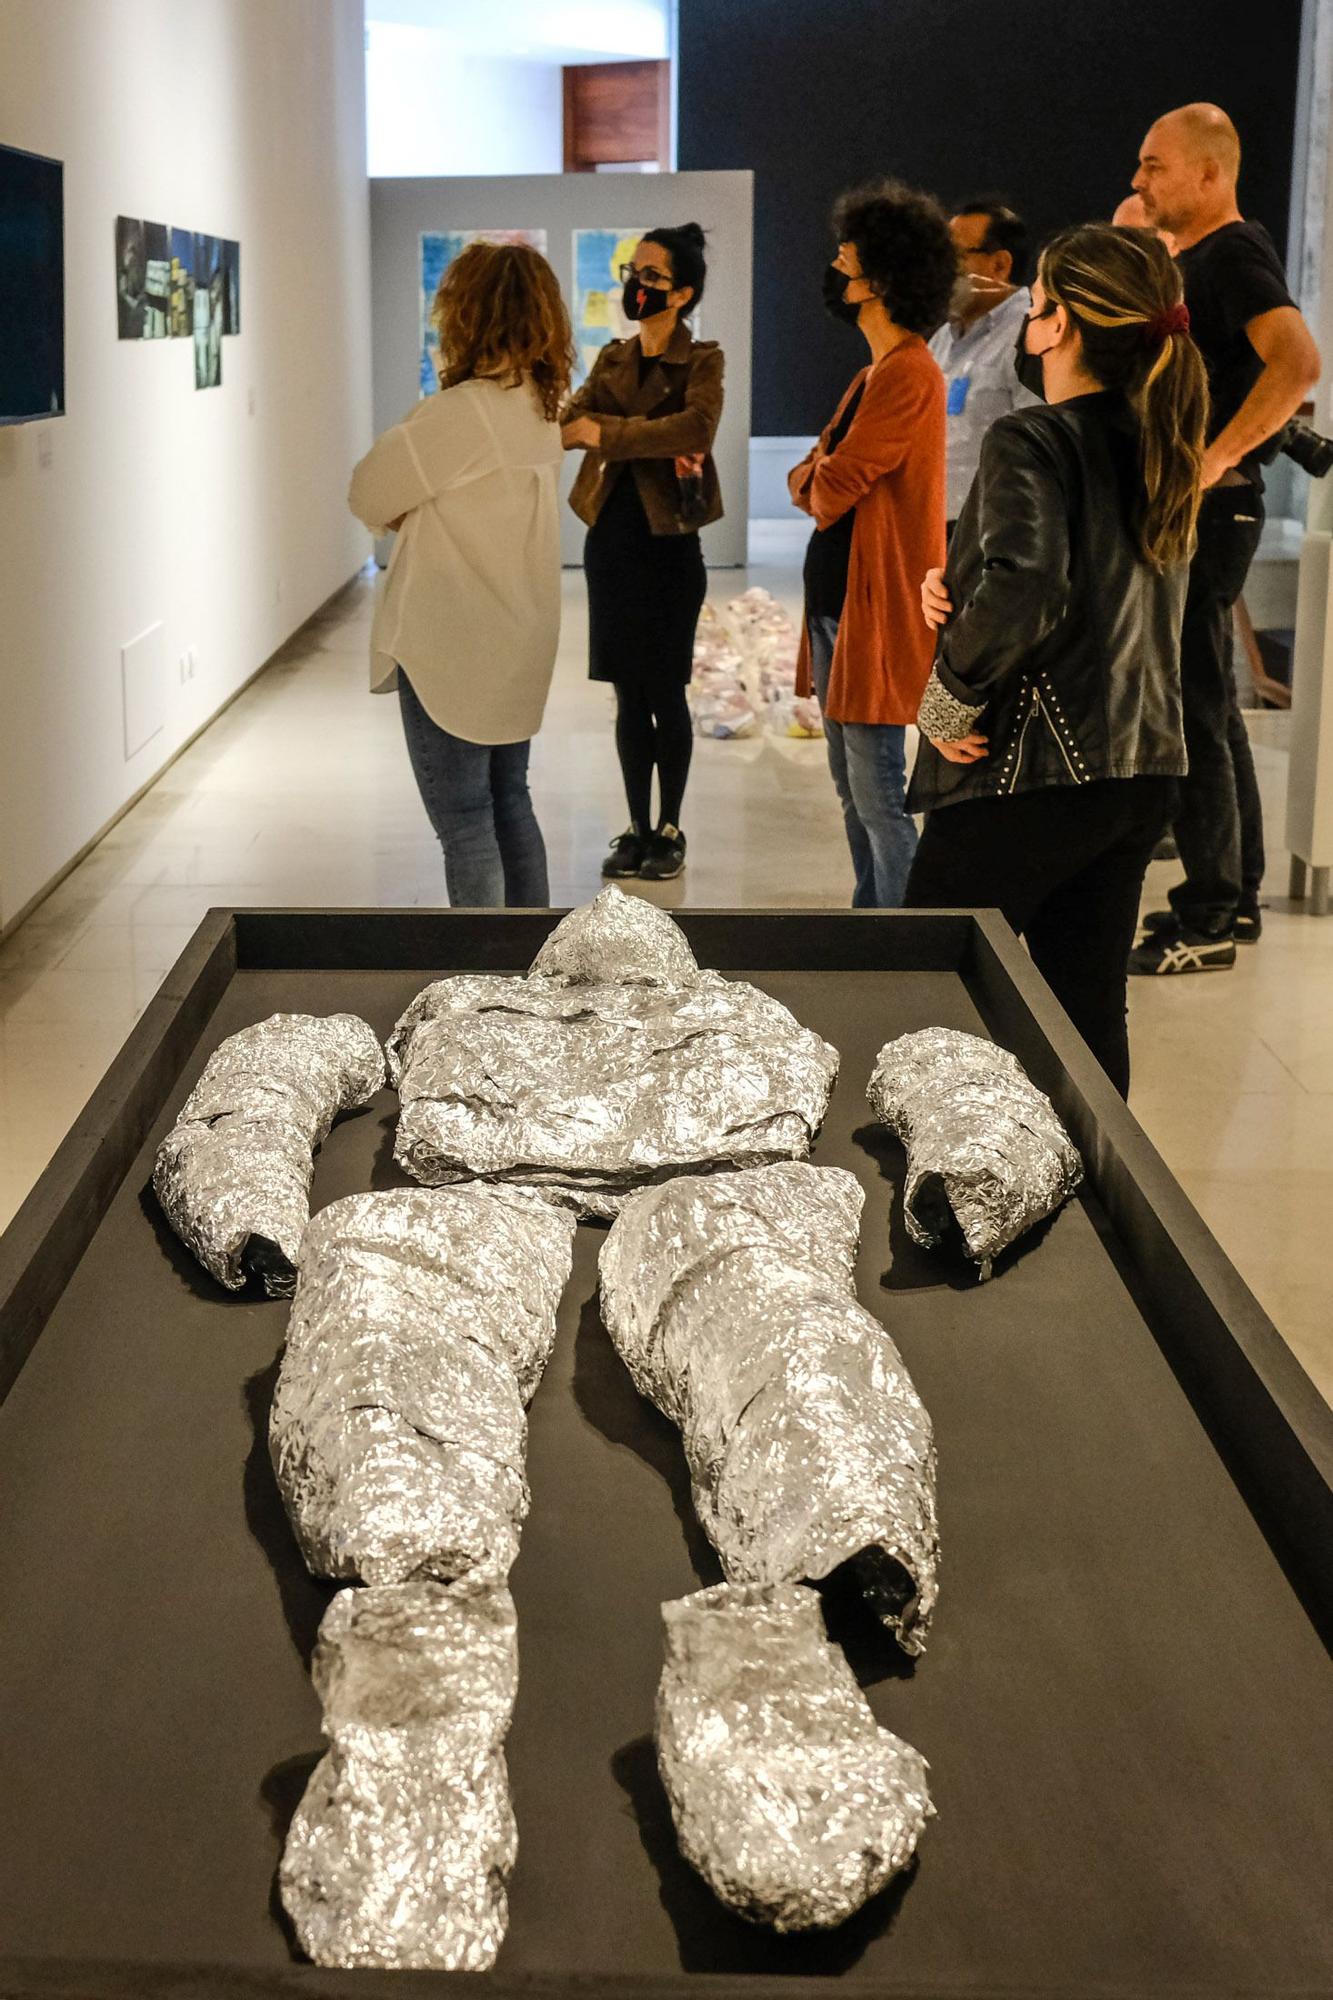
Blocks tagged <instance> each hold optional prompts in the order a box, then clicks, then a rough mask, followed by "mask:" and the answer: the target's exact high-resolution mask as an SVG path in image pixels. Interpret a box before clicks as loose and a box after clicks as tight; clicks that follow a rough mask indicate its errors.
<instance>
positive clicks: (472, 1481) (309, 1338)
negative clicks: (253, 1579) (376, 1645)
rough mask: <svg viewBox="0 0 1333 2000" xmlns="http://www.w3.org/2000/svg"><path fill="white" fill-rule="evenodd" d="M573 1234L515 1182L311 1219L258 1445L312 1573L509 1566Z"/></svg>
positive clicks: (415, 1573)
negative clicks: (532, 1418)
mask: <svg viewBox="0 0 1333 2000" xmlns="http://www.w3.org/2000/svg"><path fill="white" fill-rule="evenodd" d="M573 1236H574V1219H573V1217H572V1216H569V1215H565V1214H562V1213H561V1212H560V1211H559V1210H557V1209H554V1208H551V1207H549V1206H548V1205H547V1204H546V1203H544V1202H542V1201H539V1200H538V1199H537V1198H536V1197H535V1196H532V1195H529V1194H525V1193H523V1192H522V1191H521V1190H519V1189H512V1188H487V1187H479V1186H478V1187H460V1188H447V1189H438V1190H426V1189H420V1188H404V1189H399V1190H394V1191H392V1192H389V1193H384V1194H363V1195H352V1196H350V1197H349V1198H348V1199H347V1200H345V1201H337V1202H333V1203H332V1204H331V1205H330V1206H329V1207H328V1208H325V1209H322V1210H321V1211H320V1213H319V1214H318V1215H317V1216H315V1217H314V1219H313V1220H312V1222H311V1223H310V1226H309V1228H308V1229H307V1231H306V1234H305V1238H304V1241H303V1243H302V1246H301V1260H300V1276H299V1280H298V1283H297V1289H296V1297H295V1300H294V1302H293V1305H292V1312H291V1319H290V1323H289V1325H288V1330H287V1346H286V1350H285V1352H284V1354H283V1359H282V1367H281V1370H280V1373H279V1377H278V1386H277V1391H276V1394H275V1396H274V1400H273V1413H272V1418H271V1422H270V1430H269V1444H270V1450H271V1453H272V1457H273V1465H274V1470H275V1472H276V1473H277V1478H278V1484H279V1486H280V1488H281V1490H282V1495H283V1499H284V1501H285V1503H286V1506H287V1511H288V1514H289V1516H290V1518H291V1522H292V1526H293V1528H294V1529H295V1532H296V1536H297V1540H298V1541H299V1543H300V1545H301V1552H302V1554H303V1555H304V1557H305V1559H306V1562H307V1563H308V1564H309V1566H310V1568H311V1569H312V1570H313V1571H314V1572H315V1574H316V1575H318V1576H327V1577H335V1578H338V1579H352V1578H361V1579H362V1580H363V1581H365V1582H366V1583H400V1582H406V1581H408V1580H409V1579H412V1578H419V1577H433V1578H437V1579H439V1580H441V1581H448V1580H449V1579H451V1578H454V1577H461V1576H466V1575H469V1574H473V1573H475V1574H476V1575H478V1576H482V1577H498V1578H503V1577H505V1576H507V1575H508V1573H509V1570H510V1567H511V1566H512V1564H513V1561H514V1558H515V1556H516V1555H517V1553H518V1538H519V1529H520V1525H521V1523H522V1521H523V1518H524V1516H525V1515H526V1513H527V1509H528V1487H527V1480H526V1477H525V1473H524V1457H525V1449H526V1441H527V1421H526V1418H525V1415H524V1410H525V1406H526V1404H527V1403H528V1402H529V1401H530V1400H531V1398H532V1395H533V1393H534V1391H535V1390H536V1387H537V1384H538V1383H539V1382H540V1380H541V1377H542V1371H543V1370H544V1368H545V1366H546V1363H547V1360H548V1359H549V1357H550V1353H551V1348H552V1345H553V1343H554V1340H555V1329H556V1313H557V1310H558V1307H559V1303H560V1296H561V1293H562V1292H563V1290H564V1287H565V1284H566V1282H567V1280H568V1277H569V1272H570V1264H571V1259H572V1255H573Z"/></svg>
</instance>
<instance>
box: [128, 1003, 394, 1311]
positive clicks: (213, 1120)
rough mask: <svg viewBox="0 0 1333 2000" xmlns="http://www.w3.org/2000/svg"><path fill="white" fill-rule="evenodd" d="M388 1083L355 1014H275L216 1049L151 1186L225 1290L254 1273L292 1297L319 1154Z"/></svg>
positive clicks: (376, 1049)
mask: <svg viewBox="0 0 1333 2000" xmlns="http://www.w3.org/2000/svg"><path fill="white" fill-rule="evenodd" d="M383 1082H384V1053H383V1051H382V1049H381V1048H380V1045H379V1041H378V1039H377V1038H376V1036H375V1034H374V1032H373V1030H372V1029H370V1028H369V1027H368V1026H367V1025H366V1023H365V1022H364V1021H361V1020H358V1019H357V1017H356V1015H355V1014H329V1015H325V1016H320V1015H316V1014H271V1015H270V1016H269V1018H268V1019H267V1020H266V1021H260V1022H258V1023H256V1025H255V1026H254V1027H250V1028H242V1029H241V1030H240V1032H239V1033H238V1034H235V1035H229V1036H228V1037H227V1039H226V1041H225V1042H222V1043H221V1044H220V1045H219V1046H218V1047H217V1048H216V1049H215V1050H214V1051H213V1054H212V1055H211V1056H210V1057H209V1059H208V1062H207V1065H206V1066H205V1069H204V1073H203V1075H202V1076H201V1077H200V1079H199V1081H198V1083H197V1084H196V1085H195V1087H194V1089H193V1091H192V1092H191V1093H190V1096H189V1097H188V1098H187V1100H186V1102H185V1105H184V1107H183V1108H182V1110H181V1113H180V1116H179V1117H178V1118H177V1120H176V1123H175V1124H174V1125H173V1126H172V1128H171V1130H170V1132H168V1134H167V1136H166V1138H165V1139H164V1140H163V1141H162V1144H161V1146H160V1147H159V1148H158V1154H157V1162H156V1165H155V1167H154V1169H153V1189H154V1192H155V1193H156V1195H157V1198H158V1201H159V1202H160V1203H161V1205H162V1210H163V1213H164V1214H165V1216H166V1218H167V1221H168V1222H169V1223H170V1224H171V1227H172V1228H173V1229H174V1230H175V1232H176V1234H177V1236H179V1238H180V1239H181V1242H182V1243H184V1245H185V1246H186V1248H187V1249H188V1250H190V1251H191V1252H192V1253H193V1254H194V1256H195V1257H197V1258H198V1260H199V1262H200V1263H201V1264H202V1265H203V1267H204V1269H205V1270H206V1271H207V1272H209V1274H210V1275H211V1276H212V1277H214V1278H216V1279H217V1281H218V1283H219V1284H220V1285H225V1286H226V1287H227V1289H228V1290H229V1291H239V1290H240V1288H241V1287H242V1285H244V1284H245V1282H246V1279H247V1278H249V1277H251V1276H257V1277H261V1278H262V1279H263V1281H264V1286H265V1289H266V1290H267V1291H268V1292H269V1294H270V1295H271V1296H272V1297H274V1298H289V1297H290V1296H291V1293H292V1289H293V1287H294V1285H295V1282H296V1258H297V1252H298V1250H299V1248H300V1243H301V1235H302V1232H303V1230H304V1229H305V1226H306V1223H307V1221H308V1220H309V1217H310V1181H311V1176H312V1174H313V1172H314V1153H315V1149H316V1147H318V1146H320V1145H321V1144H322V1143H323V1141H324V1139H325V1138H326V1137H327V1135H328V1131H329V1128H330V1126H331V1125H332V1124H333V1121H334V1119H335V1118H336V1117H337V1116H338V1114H339V1112H340V1111H353V1110H356V1109H358V1108H359V1107H360V1106H361V1105H364V1104H369V1103H370V1100H371V1099H372V1098H373V1097H374V1095H375V1093H376V1091H377V1090H379V1089H380V1087H381V1086H382V1084H383Z"/></svg>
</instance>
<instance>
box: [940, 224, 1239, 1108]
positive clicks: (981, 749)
mask: <svg viewBox="0 0 1333 2000" xmlns="http://www.w3.org/2000/svg"><path fill="white" fill-rule="evenodd" d="M1188 329H1189V315H1188V313H1187V312H1186V310H1185V307H1184V305H1183V303H1182V300H1181V285H1180V277H1179V274H1178V272H1177V270H1176V267H1175V265H1174V264H1173V263H1172V261H1171V258H1170V257H1169V255H1168V254H1167V252H1166V250H1165V249H1164V248H1163V247H1162V245H1161V243H1160V242H1159V241H1158V239H1157V237H1156V236H1155V235H1153V234H1152V233H1151V232H1150V231H1148V230H1144V229H1112V228H1110V227H1109V226H1103V225H1100V224H1090V225H1088V226H1087V227H1085V228H1081V229H1074V230H1070V231H1068V232H1067V233H1066V234H1064V235H1063V236H1059V237H1057V238H1056V239H1055V241H1054V242H1053V243H1052V244H1051V245H1050V246H1049V248H1048V249H1047V250H1046V252H1045V255H1044V256H1043V258H1042V260H1041V269H1040V272H1039V274H1038V278H1037V282H1036V284H1035V285H1034V286H1033V309H1032V312H1031V313H1030V314H1029V316H1028V319H1027V321H1026V324H1025V325H1024V327H1023V329H1022V332H1021V334H1020V339H1019V345H1020V349H1021V353H1022V358H1023V361H1024V362H1025V363H1026V370H1031V369H1032V368H1033V366H1034V364H1036V365H1037V366H1039V367H1040V370H1041V379H1042V387H1043V392H1044V395H1045V398H1046V401H1045V404H1044V405H1037V406H1035V407H1033V408H1030V409H1025V410H1019V411H1015V412H1014V413H1013V414H1012V415H1009V416H1005V417H1001V418H1000V420H999V421H998V422H997V423H996V424H995V425H993V426H992V428H991V430H990V431H989V432H988V433H987V435H986V439H985V442H984V443H983V445H982V451H981V468H980V471H979V472H978V474H977V478H976V482H975V484H974V485H973V487H972V491H971V493H970V495H969V496H968V499H967V502H966V505H965V506H964V508H963V512H962V514H961V516H960V518H959V521H958V526H957V528H956V530H955V531H954V538H953V541H952V543H951V545H950V549H949V560H948V565H947V568H946V569H944V570H943V571H940V570H932V571H931V573H930V575H929V576H928V577H927V578H926V581H925V584H924V585H923V587H922V606H923V609H924V611H925V615H926V619H927V622H928V623H929V624H932V625H934V626H937V627H938V628H939V632H940V637H939V644H938V650H937V653H936V657H935V665H934V669H933V671H932V673H931V678H930V681H929V684H928V685H927V688H926V692H925V695H924V696H923V698H922V702H921V708H920V712H919V714H918V717H917V726H918V728H919V729H920V731H921V736H922V743H921V749H920V752H919V755H918V757H917V763H916V769H915V771H914V773H913V777H912V784H911V789H910V791H909V794H908V806H909V809H910V810H911V811H914V812H924V813H926V814H927V819H926V827H925V832H924V833H923V835H922V838H921V845H920V847H919V849H918V851H917V856H916V860H915V862H914V864H913V867H912V873H911V876H910V879H909V881H908V885H907V897H906V901H907V903H908V905H909V906H915V907H916V908H918V909H920V908H936V909H938V908H941V907H944V908H948V907H954V908H957V907H960V906H968V905H972V906H977V905H982V906H985V905H994V906H998V907H999V908H1000V909H1001V910H1002V911H1003V912H1004V914H1005V916H1006V917H1008V919H1009V921H1010V923H1011V924H1012V925H1013V926H1014V929H1015V930H1017V931H1020V932H1021V933H1022V934H1023V936H1024V937H1025V938H1026V939H1027V943H1028V948H1029V950H1030V951H1031V953H1032V957H1033V959H1034V960H1035V962H1036V964H1037V966H1038V967H1039V968H1040V970H1041V971H1042V972H1043V973H1044V975H1045V977H1046V979H1047V981H1048V982H1049V984H1050V985H1051V987H1052V988H1053V989H1054V991H1055V994H1056V997H1057V998H1058V999H1059V1000H1060V1001H1061V1002H1062V1003H1063V1005H1064V1007H1065V1010H1066V1012H1067V1013H1068V1014H1069V1016H1070V1018H1071V1020H1072V1021H1073V1022H1074V1025H1075V1026H1076V1027H1077V1028H1078V1029H1079V1031H1080V1033H1081V1034H1082V1035H1083V1038H1084V1040H1085V1041H1086V1042H1087V1043H1088V1046H1089V1047H1090V1048H1091V1049H1092V1051H1093V1053H1094V1054H1095V1055H1096V1056H1097V1058H1098V1060H1099V1061H1100V1062H1101V1064H1102V1067H1103V1068H1104V1069H1105V1070H1106V1073H1107V1075H1108V1076H1109V1077H1110V1078H1111V1080H1112V1082H1113V1083H1114V1084H1115V1085H1116V1087H1117V1089H1118V1090H1119V1091H1120V1092H1121V1093H1122V1095H1123V1094H1125V1093H1126V1092H1127V1091H1128V1088H1129V1041H1128V1035H1127V1032H1126V1026H1125V985H1126V979H1125V966H1126V961H1127V959H1128V956H1129V951H1130V947H1131V945H1132V944H1133V941H1134V932H1135V926H1136V921H1137V916H1138V906H1139V897H1140V894H1141V891H1142V887H1143V877H1144V873H1145V871H1146V869H1147V866H1148V861H1149V859H1150V857H1151V854H1152V850H1153V847H1154V845H1155V844H1156V842H1157V840H1158V838H1159V837H1160V835H1161V834H1162V833H1163V831H1164V830H1165V828H1166V827H1167V826H1168V825H1169V823H1170V820H1171V816H1172V811H1173V807H1174V803H1175V792H1176V781H1177V779H1178V778H1179V777H1180V776H1181V775H1182V773H1183V772H1184V770H1185V744H1184V736H1183V733H1182V729H1181V711H1180V621H1181V613H1182V611H1183V608H1184V602H1185V586H1186V581H1187V570H1188V562H1189V555H1190V549H1191V546H1192V542H1193V537H1194V523H1195V519H1196V517H1197V514H1198V506H1199V467H1200V462H1201V459H1202V454H1203V438H1204V422H1205V415H1206V409H1207V388H1206V380H1205V376H1204V371H1203V363H1202V361H1201V359H1200V356H1199V352H1198V349H1197V348H1196V347H1195V345H1194V342H1193V341H1192V340H1191V339H1190V338H1189V331H1188ZM1026 370H1025V372H1026ZM1033 386H1034V387H1036V386H1037V384H1036V383H1035V382H1034V383H1033ZM955 606H956V607H957V609H955V608H954V607H955Z"/></svg>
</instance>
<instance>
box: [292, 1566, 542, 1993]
mask: <svg viewBox="0 0 1333 2000" xmlns="http://www.w3.org/2000/svg"><path fill="white" fill-rule="evenodd" d="M312 1671H313V1675H314V1682H315V1688H316V1691H317V1693H318V1694H319V1696H320V1699H321V1701H322V1703H323V1705H324V1733H325V1735H326V1737H327V1738H328V1741H329V1748H328V1751H327V1752H326V1754H325V1756H324V1757H323V1758H322V1759H321V1761H320V1763H319V1764H318V1765H317V1766H316V1768H315V1771H314V1773H313V1774H312V1776H311V1779H310V1782H309V1784H308V1786H307V1787H306V1793H305V1797H304V1798H303V1799H302V1801H301V1804H300V1805H299V1807H298V1808H297V1811H296V1816H295V1818H294V1819H293V1821H292V1824H291V1830H290V1832H289V1833H288V1836H287V1844H286V1847H285V1849H284V1851H283V1857H282V1865H281V1868H280V1870H279V1886H280V1889H281V1893H282V1900H283V1904H284V1907H285V1908H286V1910H287V1913H288V1915H289V1916H290V1918H291V1920H292V1922H293V1924H294V1925H295V1927H296V1934H297V1937H298V1938H299V1939H300V1942H301V1946H302V1948H303V1950H304V1951H306V1952H307V1953H308V1954H309V1956H310V1957H311V1958H312V1959H313V1960H314V1961H315V1964H316V1965H325V1966H342V1967H348V1968H353V1967H366V1966H378V1967H384V1968H388V1969H392V1970H400V1971H411V1970H416V1971H436V1972H485V1971H487V1970H488V1969H489V1967H491V1966H492V1965H494V1963H495V1958H496V1954H497V1952H498V1951H499V1949H500V1945H501V1943H502V1942H503V1940H504V1935H505V1930H506V1928H507V1926H508V1922H509V1905H508V1895H507V1887H508V1882H509V1877H510V1874H511V1873H512V1871H513V1866H514V1858H515V1855H516V1853H517V1848H518V1835H517V1830H516V1828H515V1825H514V1814H513V1807H512V1806H511V1804H510V1799H509V1776H508V1772H507V1770H506V1768H505V1758H504V1747H503V1746H504V1739H505V1735H506V1733H507V1731H508V1728H509V1720H510V1717H511V1715H512V1714H513V1708H514V1696H515V1692H516V1690H517V1686H518V1643H517V1628H516V1622H515V1618H514V1605H513V1600H512V1598H511V1597H510V1595H509V1591H508V1589H507V1588H506V1587H505V1586H504V1585H503V1584H495V1585H493V1586H492V1587H490V1588H489V1589H486V1590H477V1589H475V1588H473V1587H471V1586H469V1585H465V1584H452V1585H446V1584H438V1583H407V1584H387V1585H382V1586H380V1587H378V1588H374V1589H369V1590H343V1591H340V1592H339V1593H338V1595H337V1596H336V1597H335V1598H334V1599H333V1602H332V1603H331V1604H330V1606H329V1608H328V1610H327V1611H326V1612H325V1614H324V1620H323V1623H322V1624H321V1626H320V1628H319V1641H318V1644H317V1646H316V1648H315V1658H314V1665H313V1669H312Z"/></svg>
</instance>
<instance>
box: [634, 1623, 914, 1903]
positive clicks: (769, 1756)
mask: <svg viewBox="0 0 1333 2000" xmlns="http://www.w3.org/2000/svg"><path fill="white" fill-rule="evenodd" d="M662 1616H663V1623H664V1626H665V1633H666V1665H665V1667H664V1669H663V1673H662V1680H661V1685H660V1687H659V1689H658V1696H657V1729H656V1737H657V1758H658V1767H659V1769H660V1771H661V1775H662V1782H663V1785H664V1786H665V1788H666V1793H667V1797H668V1798H669V1800H670V1802H671V1812H672V1817H673V1819H674V1821H675V1825H676V1835H677V1838H678V1840H679V1842H680V1846H681V1851H682V1853H683V1854H684V1855H685V1857H686V1859H687V1860H688V1861H689V1862H690V1863H691V1865H692V1866H693V1867H695V1868H696V1869H698V1871H699V1873H700V1874H701V1875H702V1876H703V1877H704V1879H705V1881H707V1883H708V1884H709V1886H710V1888H712V1890H713V1891H714V1893H715V1894H716V1895H717V1896H718V1897H719V1898H720V1899H721V1900H722V1902H724V1903H725V1904H727V1906H728V1907H729V1908H730V1909H733V1910H735V1911H736V1912H737V1913H738V1914H739V1915H740V1916H742V1917H746V1918H748V1919H749V1920H750V1921H751V1922H752V1923H759V1924H771V1925H772V1926H773V1928H774V1929H775V1930H778V1931H799V1930H810V1929H817V1928H825V1927H828V1926H831V1925H834V1924H840V1923H843V1922H845V1921H846V1919H847V1918H848V1917H850V1916H852V1915H854V1913H855V1912H856V1911H857V1910H859V1909H860V1908H861V1907H862V1905H863V1904H864V1903H866V1902H868V1901H869V1900H870V1898H871V1897H872V1896H874V1895H877V1894H878V1893H879V1891H880V1890H881V1889H883V1888H884V1887H885V1886H886V1885H887V1884H888V1883H889V1882H890V1881H891V1880H892V1878H893V1877H894V1875H896V1874H897V1873H898V1872H899V1871H900V1870H901V1869H903V1868H905V1867H906V1866H907V1864H908V1862H909V1861H910V1860H911V1858H912V1855H913V1854H914V1852H915V1850H916V1845H917V1841H918V1840H919V1839H920V1836H921V1833H922V1831H923V1829H924V1827H925V1824H926V1821H927V1819H928V1818H929V1817H930V1816H931V1814H932V1813H933V1811H934V1807H933V1806H932V1805H931V1802H930V1792H929V1789H928V1783H927V1774H926V1762H925V1759H924V1758H923V1757H922V1756H920V1754H919V1753H918V1752H917V1751H916V1750H914V1749H913V1748H912V1747H911V1745H910V1744H907V1743H904V1742H903V1741H902V1740H901V1739H900V1738H899V1737H897V1736H894V1735H893V1734H892V1733H891V1732H890V1731H889V1730H887V1729H882V1728H880V1726H879V1725H878V1723H877V1722H876V1721H875V1718H874V1716H873V1715H872V1714H871V1711H870V1706H869V1704H868V1703H867V1701H866V1698H865V1696H864V1695H863V1694H862V1692H861V1690H860V1688H859V1687H858V1686H857V1683H856V1678H855V1676H854V1675H853V1673H852V1670H851V1668H850V1667H849V1666H848V1664H847V1661H846V1659H845V1658H844V1657H843V1654H842V1653H841V1651H840V1650H839V1649H838V1648H837V1647H836V1646H833V1645H831V1644H830V1643H829V1641H828V1638H827V1637H826V1635H825V1631H824V1618H823V1611H822V1608H821V1606H820V1603H819V1599H818V1598H817V1597H816V1596H815V1594H814V1592H813V1591H810V1590H807V1589H804V1588H802V1587H801V1586H799V1585H776V1586H772V1585H770V1586H765V1587H762V1588H755V1587H752V1586H749V1587H737V1586H734V1585H730V1584H719V1585H717V1586H715V1587H714V1588H712V1589H710V1590H701V1591H698V1592H697V1593H696V1594H695V1595H694V1596H693V1597H685V1598H681V1599H679V1600H678V1601H677V1602H675V1603H673V1604H665V1605H663V1607H662Z"/></svg>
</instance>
